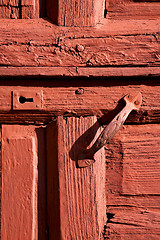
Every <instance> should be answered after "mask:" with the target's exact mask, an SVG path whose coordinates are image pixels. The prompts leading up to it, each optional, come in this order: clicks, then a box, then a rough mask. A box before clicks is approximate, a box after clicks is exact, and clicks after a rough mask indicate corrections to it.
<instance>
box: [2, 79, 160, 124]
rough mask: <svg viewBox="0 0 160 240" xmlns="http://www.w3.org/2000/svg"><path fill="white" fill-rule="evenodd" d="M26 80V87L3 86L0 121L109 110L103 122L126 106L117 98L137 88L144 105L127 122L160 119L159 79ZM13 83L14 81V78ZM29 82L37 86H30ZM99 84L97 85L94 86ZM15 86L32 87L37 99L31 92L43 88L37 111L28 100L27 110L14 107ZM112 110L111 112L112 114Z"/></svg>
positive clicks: (44, 120) (35, 120) (38, 121)
mask: <svg viewBox="0 0 160 240" xmlns="http://www.w3.org/2000/svg"><path fill="white" fill-rule="evenodd" d="M26 83H27V84H26V87H25V86H23V87H17V86H12V85H11V86H7V84H6V86H1V87H0V122H2V123H3V122H5V123H11V122H12V121H15V122H17V123H18V122H19V123H20V122H23V123H26V124H27V123H28V124H31V123H33V124H34V123H35V124H46V123H48V122H50V121H51V120H52V117H54V116H56V115H65V116H81V115H85V116H87V115H96V116H97V117H102V116H103V114H107V116H106V117H105V118H103V119H102V121H101V122H102V123H104V122H109V121H110V120H111V117H114V113H115V111H113V112H112V110H114V109H115V108H117V110H116V111H120V110H121V108H122V107H123V104H124V102H123V101H121V102H120V103H119V104H118V101H119V100H120V99H121V98H123V97H124V95H126V94H128V93H130V92H134V91H137V90H138V91H140V92H141V93H142V97H143V102H142V106H141V109H140V111H138V112H134V111H133V112H132V113H131V114H130V116H129V118H128V120H127V122H128V123H151V122H159V121H160V96H159V93H160V87H159V81H157V80H154V79H153V80H152V84H153V86H151V84H150V83H149V82H147V81H146V84H144V85H143V84H141V85H137V84H138V83H140V82H139V81H138V82H137V83H136V82H134V84H133V85H132V84H131V83H132V81H131V82H130V84H128V85H126V84H124V86H122V85H121V86H119V82H115V86H114V85H112V86H111V85H110V82H108V81H106V82H105V81H103V85H104V86H101V87H100V86H98V84H99V83H100V81H99V79H98V80H93V81H92V83H91V85H93V86H88V84H89V82H87V81H81V82H79V84H80V86H77V82H75V81H74V80H73V81H72V83H71V82H67V83H66V84H64V81H63V82H62V81H60V80H59V84H57V82H54V81H52V82H51V81H47V80H46V81H45V82H41V84H42V87H40V86H39V87H36V81H35V82H34V84H33V81H32V80H30V83H29V82H26ZM144 83H145V82H144ZM10 84H12V81H11V82H10ZM10 84H9V85H10ZM28 84H29V85H30V84H32V85H35V86H33V87H29V88H28ZM24 85H25V83H24ZM44 85H46V86H44ZM47 85H48V86H47ZM61 85H62V86H61ZM63 85H64V86H63ZM71 85H72V87H71ZM74 85H75V86H74ZM96 85H97V87H95V86H96ZM14 90H16V91H19V92H22V93H23V92H26V91H27V92H28V91H29V92H28V96H29V97H30V98H33V101H34V100H35V99H34V96H33V95H32V92H33V93H34V94H35V91H36V92H40V91H42V99H41V101H42V107H41V106H40V107H39V108H38V107H37V108H36V109H35V112H34V113H33V112H28V111H31V110H32V109H33V107H32V102H31V103H30V105H31V107H30V108H28V107H27V108H28V110H26V107H25V104H27V106H29V104H28V103H23V104H22V105H24V110H23V108H22V106H21V107H20V108H19V109H18V108H17V109H16V110H13V100H12V98H13V92H14ZM33 103H34V102H33ZM34 105H35V103H34ZM109 112H111V113H110V114H109ZM31 113H32V114H31ZM116 113H117V112H116Z"/></svg>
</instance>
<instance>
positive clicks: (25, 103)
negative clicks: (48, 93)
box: [12, 89, 42, 110]
mask: <svg viewBox="0 0 160 240" xmlns="http://www.w3.org/2000/svg"><path fill="white" fill-rule="evenodd" d="M12 96H13V110H19V109H20V110H35V109H36V110H39V109H42V91H41V90H40V91H35V90H31V89H29V90H20V91H17V90H15V91H13V94H12Z"/></svg>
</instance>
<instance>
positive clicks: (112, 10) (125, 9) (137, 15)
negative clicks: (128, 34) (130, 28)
mask: <svg viewBox="0 0 160 240" xmlns="http://www.w3.org/2000/svg"><path fill="white" fill-rule="evenodd" d="M106 9H107V17H108V18H111V19H120V18H121V19H147V20H148V19H157V18H159V17H160V10H159V9H160V3H159V1H156V0H155V1H152V0H151V1H148V0H147V1H145V0H144V1H134V0H121V1H117V0H109V2H108V3H107V4H106Z"/></svg>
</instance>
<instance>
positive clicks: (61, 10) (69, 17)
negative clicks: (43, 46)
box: [46, 0, 104, 26]
mask: <svg viewBox="0 0 160 240" xmlns="http://www.w3.org/2000/svg"><path fill="white" fill-rule="evenodd" d="M46 8H47V16H48V17H49V18H50V19H52V20H53V21H54V23H56V24H58V25H60V26H95V25H96V24H97V23H100V22H101V21H102V18H103V17H104V1H103V0H99V1H97V0H93V1H92V0H86V1H83V0H72V1H71V0H56V1H55V0H48V1H47V5H46Z"/></svg>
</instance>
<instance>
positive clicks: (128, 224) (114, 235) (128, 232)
mask: <svg viewBox="0 0 160 240" xmlns="http://www.w3.org/2000/svg"><path fill="white" fill-rule="evenodd" d="M110 211H111V212H114V214H115V215H114V217H113V218H112V219H110V220H109V221H108V223H107V228H106V233H105V235H106V237H107V236H109V237H110V238H111V239H119V238H120V239H136V238H137V239H140V240H141V239H144V238H149V239H157V240H158V239H159V237H160V230H159V224H160V222H159V217H160V211H152V210H144V209H138V208H132V207H130V208H126V207H123V208H119V209H118V208H117V209H114V211H112V210H111V209H110Z"/></svg>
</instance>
